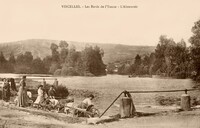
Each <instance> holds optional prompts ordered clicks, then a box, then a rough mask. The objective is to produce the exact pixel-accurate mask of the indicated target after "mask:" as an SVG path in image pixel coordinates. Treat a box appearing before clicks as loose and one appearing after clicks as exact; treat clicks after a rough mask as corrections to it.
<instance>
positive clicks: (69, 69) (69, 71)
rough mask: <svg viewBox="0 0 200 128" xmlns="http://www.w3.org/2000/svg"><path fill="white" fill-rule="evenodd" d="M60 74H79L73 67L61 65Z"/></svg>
mask: <svg viewBox="0 0 200 128" xmlns="http://www.w3.org/2000/svg"><path fill="white" fill-rule="evenodd" d="M61 75H62V76H78V75H79V74H78V73H77V72H76V70H75V69H74V68H73V67H63V68H62V70H61Z"/></svg>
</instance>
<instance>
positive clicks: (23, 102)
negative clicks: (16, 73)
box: [17, 86, 28, 107]
mask: <svg viewBox="0 0 200 128" xmlns="http://www.w3.org/2000/svg"><path fill="white" fill-rule="evenodd" d="M17 106H19V107H26V106H28V97H27V91H26V89H25V88H23V87H22V86H20V88H19V92H18V104H17Z"/></svg>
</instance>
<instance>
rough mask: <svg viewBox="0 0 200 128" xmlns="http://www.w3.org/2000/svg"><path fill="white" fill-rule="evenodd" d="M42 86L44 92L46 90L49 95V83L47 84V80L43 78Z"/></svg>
mask: <svg viewBox="0 0 200 128" xmlns="http://www.w3.org/2000/svg"><path fill="white" fill-rule="evenodd" d="M42 85H43V90H44V92H45V93H47V92H48V90H47V83H46V81H45V78H43V81H42Z"/></svg>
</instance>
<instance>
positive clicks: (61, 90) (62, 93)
mask: <svg viewBox="0 0 200 128" xmlns="http://www.w3.org/2000/svg"><path fill="white" fill-rule="evenodd" d="M55 90H56V97H61V98H66V97H67V96H68V95H69V91H68V89H67V87H65V86H62V85H59V86H57V87H55Z"/></svg>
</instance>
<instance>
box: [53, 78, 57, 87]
mask: <svg viewBox="0 0 200 128" xmlns="http://www.w3.org/2000/svg"><path fill="white" fill-rule="evenodd" d="M53 85H54V87H57V86H58V80H57V79H56V78H55V80H54V83H53Z"/></svg>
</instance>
